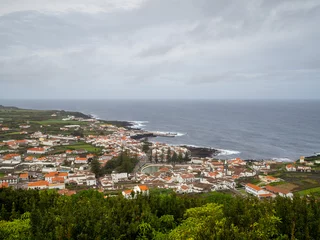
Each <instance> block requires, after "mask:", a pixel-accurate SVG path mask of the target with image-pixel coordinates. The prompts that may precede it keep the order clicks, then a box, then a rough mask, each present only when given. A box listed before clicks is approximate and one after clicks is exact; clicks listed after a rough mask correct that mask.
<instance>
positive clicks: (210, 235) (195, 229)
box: [0, 188, 320, 239]
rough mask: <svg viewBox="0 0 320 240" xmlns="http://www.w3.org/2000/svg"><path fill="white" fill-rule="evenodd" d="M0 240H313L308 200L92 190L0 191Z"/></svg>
mask: <svg viewBox="0 0 320 240" xmlns="http://www.w3.org/2000/svg"><path fill="white" fill-rule="evenodd" d="M0 204H1V214H0V217H1V220H0V239H318V238H319V236H320V228H319V226H320V211H319V209H320V203H319V202H317V201H315V199H314V198H313V197H311V198H309V199H306V198H300V197H298V196H295V197H294V198H293V199H292V200H291V199H289V198H281V197H277V198H275V199H272V200H265V201H260V200H258V199H257V198H253V197H252V198H241V197H232V196H230V195H227V194H222V193H216V192H213V193H209V194H199V195H176V194H175V193H168V192H162V191H160V190H152V191H151V193H150V194H149V196H142V195H141V196H140V195H139V196H138V197H137V198H136V199H132V200H128V199H125V198H123V197H122V196H116V197H105V196H104V195H103V194H102V193H100V192H98V191H95V190H86V191H81V192H79V193H78V194H76V195H72V196H62V195H59V194H58V193H57V192H56V191H54V190H49V191H37V190H13V189H11V188H8V189H0Z"/></svg>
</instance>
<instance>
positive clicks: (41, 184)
mask: <svg viewBox="0 0 320 240" xmlns="http://www.w3.org/2000/svg"><path fill="white" fill-rule="evenodd" d="M47 188H49V182H48V181H37V182H29V183H28V189H47Z"/></svg>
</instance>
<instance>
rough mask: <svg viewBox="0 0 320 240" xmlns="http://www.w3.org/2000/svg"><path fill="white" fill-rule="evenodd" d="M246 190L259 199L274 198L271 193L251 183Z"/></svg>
mask: <svg viewBox="0 0 320 240" xmlns="http://www.w3.org/2000/svg"><path fill="white" fill-rule="evenodd" d="M245 189H246V192H247V193H249V194H252V195H254V196H256V197H258V198H269V197H272V196H273V194H271V193H270V192H268V191H265V190H264V189H262V188H261V187H259V186H257V185H254V184H251V183H247V184H246V186H245Z"/></svg>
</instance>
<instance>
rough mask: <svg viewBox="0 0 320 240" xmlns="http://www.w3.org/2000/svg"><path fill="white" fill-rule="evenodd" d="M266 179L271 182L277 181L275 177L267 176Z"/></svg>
mask: <svg viewBox="0 0 320 240" xmlns="http://www.w3.org/2000/svg"><path fill="white" fill-rule="evenodd" d="M266 178H267V179H269V180H277V179H276V178H275V177H272V176H266Z"/></svg>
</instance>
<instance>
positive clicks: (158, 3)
mask: <svg viewBox="0 0 320 240" xmlns="http://www.w3.org/2000/svg"><path fill="white" fill-rule="evenodd" d="M319 26H320V1H319V0H90V1H87V0H68V1H65V0H54V1H52V0H14V1H12V0H1V1H0V46H1V47H0V99H1V98H2V99H104V98H105V99H109V98H110V99H320V94H319V90H320V27H319Z"/></svg>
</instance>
